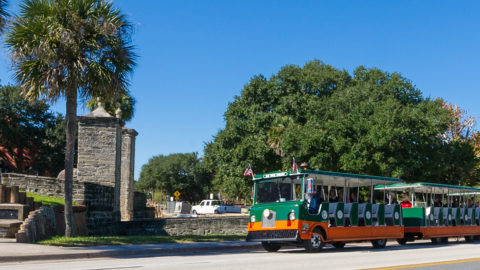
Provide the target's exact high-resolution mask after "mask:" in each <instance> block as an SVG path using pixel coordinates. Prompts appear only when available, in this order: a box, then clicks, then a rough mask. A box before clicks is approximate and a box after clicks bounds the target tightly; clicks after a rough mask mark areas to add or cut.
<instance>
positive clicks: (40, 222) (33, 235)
mask: <svg viewBox="0 0 480 270" xmlns="http://www.w3.org/2000/svg"><path fill="white" fill-rule="evenodd" d="M56 232H57V225H56V222H55V211H54V210H53V208H52V207H49V206H42V207H40V209H38V210H35V211H33V212H30V214H29V215H28V218H27V219H25V221H24V222H23V224H22V225H20V230H19V231H18V233H17V234H16V238H17V242H19V243H30V242H35V241H38V240H42V239H46V238H48V237H51V236H54V235H56V234H57V233H56Z"/></svg>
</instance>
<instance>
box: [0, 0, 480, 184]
mask: <svg viewBox="0 0 480 270" xmlns="http://www.w3.org/2000/svg"><path fill="white" fill-rule="evenodd" d="M113 2H114V4H115V5H116V6H117V7H119V8H120V9H121V10H122V11H123V12H124V13H125V14H126V15H127V16H128V18H129V20H130V21H131V22H132V23H133V24H134V25H135V33H134V35H133V43H134V44H135V46H136V48H137V54H138V55H139V58H138V66H137V68H136V69H135V72H134V73H133V75H132V78H131V87H130V89H131V92H132V94H133V95H134V96H135V98H136V99H137V106H136V112H135V117H134V119H133V120H131V121H130V122H129V123H127V126H128V127H130V128H134V129H136V130H137V131H138V132H139V135H138V137H137V148H136V162H135V177H136V178H138V176H139V173H140V170H141V166H142V165H143V164H145V163H147V162H148V159H149V158H151V157H152V156H154V155H159V154H164V155H166V154H170V153H181V152H198V153H199V154H203V147H204V143H205V142H207V141H209V140H211V139H212V137H213V136H214V135H215V134H216V132H217V131H218V130H220V129H222V128H223V126H224V124H225V123H224V118H223V113H224V112H225V110H226V109H227V106H228V103H229V102H231V101H233V98H234V96H235V95H239V94H240V92H241V90H242V88H243V86H244V85H245V84H247V83H248V81H249V79H250V78H251V77H252V76H254V75H256V74H263V75H265V76H268V77H269V76H271V75H272V74H274V73H276V72H277V71H278V70H279V69H280V68H281V67H282V66H283V65H286V64H296V65H303V64H304V63H305V62H307V61H310V60H313V59H319V60H322V61H323V62H325V63H326V64H330V65H333V66H334V67H336V68H339V69H346V70H347V71H349V72H351V71H352V70H353V69H354V68H355V67H357V66H359V65H364V66H366V67H377V68H380V69H383V70H386V71H389V72H399V73H401V74H402V75H403V76H405V77H407V78H409V79H410V80H411V81H412V82H413V83H414V84H415V85H416V86H417V87H418V88H419V89H420V90H421V91H422V92H423V93H424V95H425V96H426V97H432V98H436V97H442V98H444V99H446V100H448V101H451V102H453V103H455V104H457V105H459V106H460V107H461V108H463V109H465V110H467V111H468V113H469V114H471V115H473V116H475V117H476V118H477V120H478V119H479V118H480V108H479V106H477V103H478V98H479V90H480V89H479V85H480V74H479V73H480V67H479V63H480V20H479V19H478V18H479V17H478V14H480V2H479V1H280V0H271V1H267V0H264V1H246V0H242V1H240V0H236V1H234V0H232V1H213V0H203V1H199V0H192V1H182V0H171V1H156V0H137V1H133V0H114V1H113ZM17 5H18V1H13V0H12V1H10V6H9V8H10V10H13V11H14V12H15V10H18V9H17V7H16V6H17ZM0 57H1V58H0V61H1V62H0V80H1V82H2V83H3V84H6V83H13V80H12V72H11V70H10V63H9V59H8V56H7V54H6V52H5V49H4V48H3V49H2V52H1V54H0ZM64 107H65V103H64V101H59V102H58V103H57V104H55V105H54V107H53V108H54V109H55V110H57V111H59V112H62V113H63V112H64V111H65V110H64ZM86 113H87V111H86V110H85V109H79V112H78V114H79V115H83V114H86Z"/></svg>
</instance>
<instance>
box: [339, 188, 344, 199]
mask: <svg viewBox="0 0 480 270" xmlns="http://www.w3.org/2000/svg"><path fill="white" fill-rule="evenodd" d="M338 202H343V190H342V189H341V190H340V191H339V192H338Z"/></svg>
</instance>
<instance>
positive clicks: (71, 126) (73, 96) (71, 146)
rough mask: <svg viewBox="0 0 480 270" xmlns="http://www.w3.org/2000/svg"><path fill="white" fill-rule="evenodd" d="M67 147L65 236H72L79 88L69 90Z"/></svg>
mask: <svg viewBox="0 0 480 270" xmlns="http://www.w3.org/2000/svg"><path fill="white" fill-rule="evenodd" d="M66 94H67V116H66V122H67V132H66V134H67V148H66V149H65V236H66V237H72V236H73V234H74V231H73V209H72V188H73V162H74V158H75V134H76V133H77V89H76V88H73V89H68V90H67V93H66Z"/></svg>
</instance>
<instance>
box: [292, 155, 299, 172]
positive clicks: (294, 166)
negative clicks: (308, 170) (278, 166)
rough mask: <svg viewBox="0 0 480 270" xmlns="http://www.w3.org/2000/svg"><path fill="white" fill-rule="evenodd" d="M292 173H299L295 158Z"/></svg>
mask: <svg viewBox="0 0 480 270" xmlns="http://www.w3.org/2000/svg"><path fill="white" fill-rule="evenodd" d="M292 171H293V172H297V171H298V165H297V162H295V158H293V164H292Z"/></svg>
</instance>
